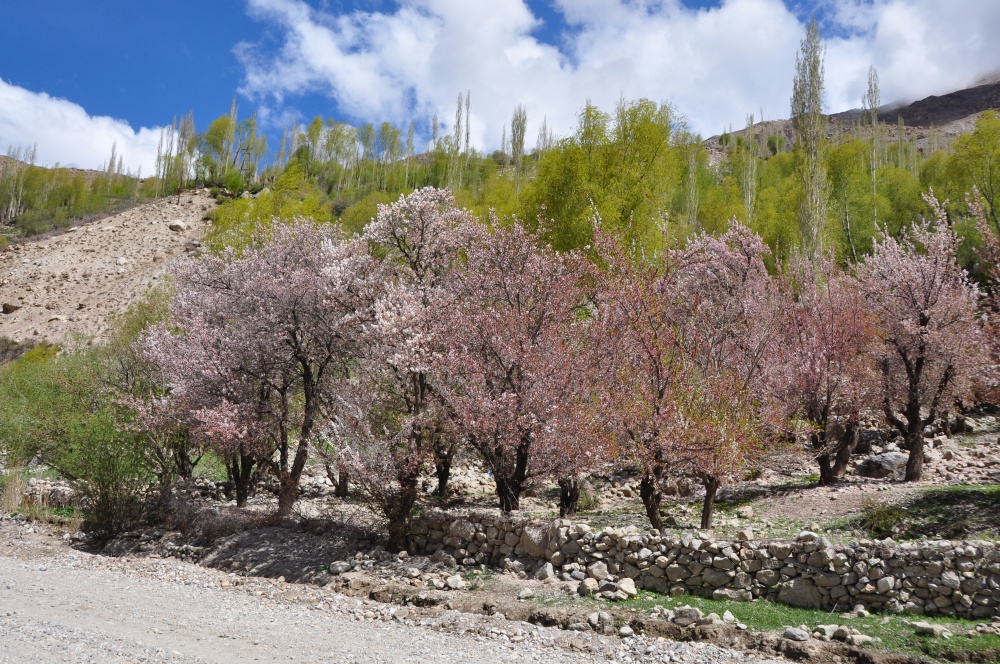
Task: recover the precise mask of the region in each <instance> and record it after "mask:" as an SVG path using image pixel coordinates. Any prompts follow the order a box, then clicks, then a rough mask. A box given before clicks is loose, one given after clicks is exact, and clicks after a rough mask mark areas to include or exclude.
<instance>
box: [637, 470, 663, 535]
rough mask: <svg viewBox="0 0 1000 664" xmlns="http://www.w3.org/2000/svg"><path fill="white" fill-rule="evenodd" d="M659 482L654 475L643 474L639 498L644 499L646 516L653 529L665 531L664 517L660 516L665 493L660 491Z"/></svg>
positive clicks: (643, 504)
mask: <svg viewBox="0 0 1000 664" xmlns="http://www.w3.org/2000/svg"><path fill="white" fill-rule="evenodd" d="M658 485H659V483H658V482H657V481H656V478H654V477H653V476H652V475H648V474H647V475H643V476H642V481H641V482H640V483H639V498H641V499H642V506H643V507H645V508H646V517H647V518H648V519H649V525H650V526H652V527H653V530H656V531H661V532H662V531H663V519H661V518H660V501H661V500H662V499H663V494H662V493H661V492H660V487H659V486H658Z"/></svg>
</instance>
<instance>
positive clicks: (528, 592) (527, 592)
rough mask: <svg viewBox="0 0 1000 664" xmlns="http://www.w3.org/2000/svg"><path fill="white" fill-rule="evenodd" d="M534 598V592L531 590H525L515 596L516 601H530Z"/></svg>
mask: <svg viewBox="0 0 1000 664" xmlns="http://www.w3.org/2000/svg"><path fill="white" fill-rule="evenodd" d="M534 596H535V591H534V590H532V589H531V588H525V589H524V590H522V591H521V592H519V593H518V594H517V598H518V599H531V598H532V597H534Z"/></svg>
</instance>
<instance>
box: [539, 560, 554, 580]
mask: <svg viewBox="0 0 1000 664" xmlns="http://www.w3.org/2000/svg"><path fill="white" fill-rule="evenodd" d="M555 575H556V571H555V568H553V567H552V563H545V564H544V565H542V566H541V567H540V568H539V570H538V571H537V572H535V578H536V579H538V580H539V581H547V580H549V579H551V578H552V577H554V576H555Z"/></svg>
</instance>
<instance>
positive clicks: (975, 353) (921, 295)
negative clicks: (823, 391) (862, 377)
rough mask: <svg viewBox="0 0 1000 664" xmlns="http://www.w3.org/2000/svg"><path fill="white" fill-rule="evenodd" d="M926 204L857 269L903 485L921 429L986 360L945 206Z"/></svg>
mask: <svg viewBox="0 0 1000 664" xmlns="http://www.w3.org/2000/svg"><path fill="white" fill-rule="evenodd" d="M925 200H926V201H927V203H928V204H929V205H930V206H931V208H932V209H933V210H934V214H935V218H934V220H933V221H930V220H926V219H923V220H921V221H919V222H918V223H916V224H915V225H914V226H913V227H912V228H910V229H909V230H907V231H905V232H904V234H903V235H902V237H900V238H898V239H897V238H894V237H891V236H888V235H883V237H882V238H881V240H879V241H877V242H876V243H875V247H874V252H873V254H872V255H871V256H869V257H868V258H867V259H866V260H865V262H864V263H863V264H862V265H860V266H858V278H859V280H860V282H861V289H862V292H863V293H864V297H865V301H866V302H867V304H868V307H869V308H870V310H871V311H872V313H873V315H874V316H875V317H876V319H877V321H878V325H879V334H880V337H881V338H880V343H879V344H878V345H877V347H876V349H875V360H876V365H877V367H878V371H879V373H880V376H881V379H882V389H881V392H882V410H883V412H884V415H885V418H886V420H887V421H888V422H889V423H890V424H891V425H892V426H893V427H895V428H896V429H897V430H898V431H899V432H900V433H901V434H902V435H903V439H904V444H905V445H906V447H907V449H908V450H909V453H910V458H909V460H908V461H907V464H906V480H907V481H914V480H919V479H920V476H921V472H922V469H923V461H924V441H923V429H924V426H926V425H928V424H931V423H933V422H934V420H935V419H936V418H937V416H938V410H939V408H941V407H947V406H948V405H949V404H951V403H954V401H955V400H956V399H959V398H961V397H963V396H965V395H967V394H968V392H969V388H970V386H971V379H972V378H973V376H974V374H975V373H976V371H977V370H978V368H979V367H981V366H982V364H983V363H984V359H985V358H984V355H983V337H982V330H981V329H980V326H979V324H978V321H977V317H976V308H977V304H978V300H979V289H978V288H977V287H976V285H975V284H973V283H971V282H970V281H969V279H968V275H967V274H966V273H965V271H964V270H963V269H961V268H960V267H959V266H958V263H957V262H956V250H957V247H958V242H959V240H958V238H957V236H956V235H955V232H954V231H953V230H952V229H951V227H950V226H949V225H948V219H947V216H946V213H945V211H944V207H943V206H942V205H941V204H939V203H938V201H937V199H935V198H934V197H933V194H931V195H928V196H926V197H925Z"/></svg>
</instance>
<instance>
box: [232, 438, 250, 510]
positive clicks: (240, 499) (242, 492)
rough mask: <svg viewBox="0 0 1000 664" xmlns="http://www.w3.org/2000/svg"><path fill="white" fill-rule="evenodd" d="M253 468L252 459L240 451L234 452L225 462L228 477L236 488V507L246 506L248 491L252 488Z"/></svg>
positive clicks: (248, 496)
mask: <svg viewBox="0 0 1000 664" xmlns="http://www.w3.org/2000/svg"><path fill="white" fill-rule="evenodd" d="M237 455H238V456H237ZM253 468H254V460H253V459H251V458H250V457H249V456H247V455H246V454H244V453H243V452H242V451H239V452H236V454H234V455H233V456H232V457H231V459H230V460H229V461H228V462H227V463H226V470H227V472H228V473H229V479H230V480H231V481H232V483H233V488H234V489H235V490H236V506H237V507H246V506H247V500H248V499H249V498H250V493H251V491H252V490H253V479H254V475H253Z"/></svg>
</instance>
